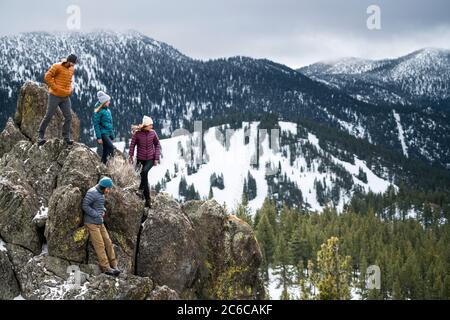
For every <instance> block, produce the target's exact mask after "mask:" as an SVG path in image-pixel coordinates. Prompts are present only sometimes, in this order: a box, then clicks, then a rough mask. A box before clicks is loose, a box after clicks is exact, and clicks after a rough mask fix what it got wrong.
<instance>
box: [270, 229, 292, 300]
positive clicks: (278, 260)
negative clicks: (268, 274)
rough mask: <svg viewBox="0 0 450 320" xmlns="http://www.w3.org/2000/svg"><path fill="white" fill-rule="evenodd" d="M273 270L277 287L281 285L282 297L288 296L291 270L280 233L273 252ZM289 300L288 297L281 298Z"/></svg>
mask: <svg viewBox="0 0 450 320" xmlns="http://www.w3.org/2000/svg"><path fill="white" fill-rule="evenodd" d="M273 260H274V271H273V275H274V276H276V277H277V281H278V283H277V287H278V288H279V287H283V292H285V294H283V296H284V298H288V296H289V294H288V293H287V292H288V288H289V287H290V286H291V285H292V276H293V274H292V271H291V270H290V268H289V267H290V261H289V253H288V250H287V247H286V240H285V239H284V237H283V235H282V234H281V233H280V234H278V237H277V242H276V247H275V253H274V259H273ZM286 294H287V296H286ZM283 300H289V299H283Z"/></svg>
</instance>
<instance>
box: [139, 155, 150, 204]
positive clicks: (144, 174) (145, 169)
mask: <svg viewBox="0 0 450 320" xmlns="http://www.w3.org/2000/svg"><path fill="white" fill-rule="evenodd" d="M138 164H140V165H141V166H142V170H141V185H140V186H139V190H144V198H145V200H146V201H150V188H149V186H148V173H149V172H150V169H151V168H153V160H138Z"/></svg>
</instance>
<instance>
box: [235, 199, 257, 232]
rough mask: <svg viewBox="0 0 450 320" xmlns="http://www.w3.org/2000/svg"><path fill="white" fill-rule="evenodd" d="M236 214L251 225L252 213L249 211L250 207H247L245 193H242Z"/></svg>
mask: <svg viewBox="0 0 450 320" xmlns="http://www.w3.org/2000/svg"><path fill="white" fill-rule="evenodd" d="M236 216H237V217H238V218H239V219H241V220H243V221H245V222H247V223H248V224H249V225H253V221H252V215H251V213H250V208H249V207H248V200H247V195H246V194H245V193H243V194H242V201H241V203H240V204H239V206H238V208H237V210H236Z"/></svg>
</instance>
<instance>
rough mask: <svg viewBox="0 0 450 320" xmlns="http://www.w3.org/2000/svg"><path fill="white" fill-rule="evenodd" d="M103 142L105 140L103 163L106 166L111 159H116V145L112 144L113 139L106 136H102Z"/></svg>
mask: <svg viewBox="0 0 450 320" xmlns="http://www.w3.org/2000/svg"><path fill="white" fill-rule="evenodd" d="M102 140H103V155H102V162H103V163H104V164H106V162H108V160H109V158H112V157H114V144H113V143H112V138H111V137H110V136H108V135H106V134H102Z"/></svg>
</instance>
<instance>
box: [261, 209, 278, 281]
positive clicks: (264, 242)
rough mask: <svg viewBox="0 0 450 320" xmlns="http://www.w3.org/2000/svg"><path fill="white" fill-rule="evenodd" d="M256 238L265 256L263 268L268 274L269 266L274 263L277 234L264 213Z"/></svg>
mask: <svg viewBox="0 0 450 320" xmlns="http://www.w3.org/2000/svg"><path fill="white" fill-rule="evenodd" d="M256 238H257V239H258V242H259V245H260V247H261V251H262V255H263V268H264V269H265V271H266V273H267V269H268V267H269V265H270V264H271V263H272V262H273V253H274V249H275V233H274V231H273V228H272V225H271V224H270V222H269V218H268V217H267V214H265V213H263V214H262V216H261V218H260V220H259V223H258V226H257V227H256Z"/></svg>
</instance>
